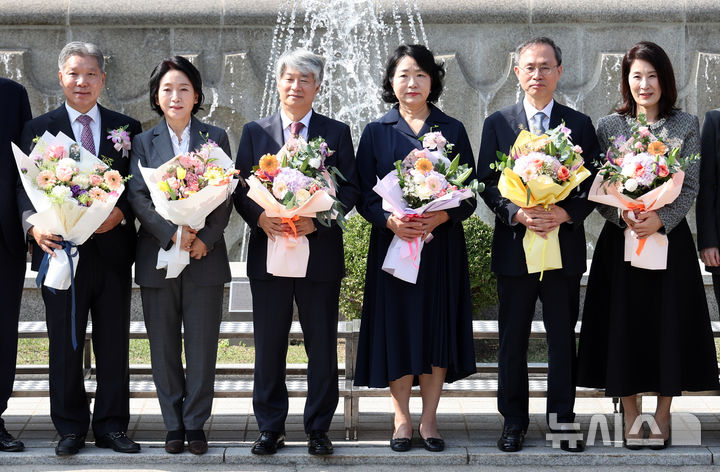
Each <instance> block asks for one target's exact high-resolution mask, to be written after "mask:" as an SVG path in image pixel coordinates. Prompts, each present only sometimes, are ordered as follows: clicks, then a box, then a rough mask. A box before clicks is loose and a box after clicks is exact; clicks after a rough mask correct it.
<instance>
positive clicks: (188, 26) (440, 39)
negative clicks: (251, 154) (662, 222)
mask: <svg viewBox="0 0 720 472" xmlns="http://www.w3.org/2000/svg"><path fill="white" fill-rule="evenodd" d="M392 2H397V3H401V0H381V4H382V5H383V7H384V8H385V11H389V10H390V8H391V5H392ZM281 3H282V2H281V1H280V0H255V1H248V0H204V1H193V0H155V1H147V0H123V1H122V2H120V1H109V2H94V1H91V0H61V1H56V2H47V1H46V0H3V1H2V2H0V76H4V77H10V78H12V79H15V80H17V81H19V82H21V83H23V84H24V85H25V86H26V87H27V89H28V92H29V94H30V99H31V103H32V107H33V113H34V114H35V115H38V114H41V113H44V112H46V111H48V110H50V109H52V108H54V107H56V106H58V105H59V104H60V103H61V102H62V93H61V90H60V87H59V84H58V79H57V70H56V62H57V55H58V53H59V51H60V49H61V48H62V46H63V45H64V44H65V43H66V42H68V41H71V40H84V41H92V42H94V43H97V44H98V45H100V47H101V48H102V49H103V51H104V52H105V54H106V55H107V57H108V61H107V84H106V90H105V91H104V93H103V95H102V96H101V102H102V103H103V104H105V105H107V106H108V107H110V108H113V109H116V110H119V111H122V112H124V113H127V114H129V115H131V116H134V117H136V118H137V119H139V120H140V121H141V122H142V123H143V126H144V128H145V129H147V128H149V127H150V126H152V125H154V124H155V123H156V122H157V120H158V117H157V115H155V114H154V113H153V112H152V110H151V109H150V106H149V103H148V96H147V79H148V77H149V74H150V71H151V70H152V68H153V67H154V66H155V65H156V64H157V63H158V61H159V60H160V59H162V58H163V57H166V56H169V55H173V54H183V55H186V56H188V57H190V58H191V59H192V60H193V61H194V63H195V64H196V65H197V66H198V68H199V69H200V71H201V72H202V74H203V80H204V91H205V95H206V105H205V110H204V111H203V112H201V113H200V115H199V117H200V118H201V119H204V120H207V121H208V122H210V123H213V124H215V125H218V126H222V127H224V128H225V129H227V131H228V134H229V135H230V139H231V143H232V145H233V147H235V146H237V143H238V141H239V138H240V136H239V135H240V132H241V129H242V125H243V124H244V123H246V122H247V121H250V120H254V119H256V118H258V117H259V113H260V107H261V101H262V93H263V83H264V79H265V74H266V71H267V67H268V57H269V55H270V50H271V43H272V38H273V28H274V25H275V21H276V16H277V11H278V8H280V7H281ZM416 4H417V6H418V8H419V11H420V13H421V15H422V18H423V21H424V25H425V31H426V33H427V37H428V42H429V46H430V48H431V49H433V50H434V51H435V53H436V54H437V55H439V56H442V57H443V58H444V59H445V61H446V64H447V69H448V75H447V84H446V90H445V93H444V94H443V97H442V100H441V106H442V108H443V109H444V110H445V111H446V112H447V113H449V114H450V115H452V116H455V117H457V118H458V119H460V120H461V121H463V122H464V123H465V126H466V127H467V129H468V132H469V133H470V138H471V142H472V144H473V148H474V149H475V150H476V151H477V149H478V147H479V141H480V132H481V127H482V122H483V119H484V118H485V117H486V116H487V115H488V114H490V113H492V112H493V111H495V110H497V109H499V108H502V107H504V106H507V105H510V104H512V103H514V102H516V101H517V100H518V99H519V98H520V97H521V96H522V95H521V90H520V89H519V87H518V85H517V80H516V79H515V76H514V74H513V72H512V51H513V49H514V48H515V46H516V44H518V43H519V42H521V41H523V40H525V39H527V38H530V37H532V36H537V35H546V36H551V37H552V38H554V39H555V41H556V42H557V43H558V44H559V45H560V47H561V48H562V49H563V56H564V59H563V66H564V73H563V76H562V79H561V81H560V84H559V90H558V94H557V98H558V99H559V100H560V101H562V102H564V103H566V104H568V105H571V106H574V107H576V108H577V109H579V110H581V111H583V112H584V113H586V114H588V115H590V116H591V117H592V118H593V120H594V121H596V120H597V119H598V118H599V117H601V116H603V115H606V114H608V113H610V112H611V110H612V109H613V107H614V106H615V105H616V104H617V102H618V100H619V73H620V68H619V65H620V59H621V57H622V55H623V53H624V52H625V51H626V50H627V49H629V48H630V47H631V46H632V45H633V44H634V43H636V42H637V41H640V40H651V41H655V42H657V43H658V44H660V45H661V46H662V47H663V48H664V49H665V50H666V51H667V53H668V55H669V56H670V58H671V59H672V61H673V65H674V67H675V74H676V79H677V83H678V87H679V90H680V99H679V103H678V105H679V106H680V107H681V108H682V109H683V110H686V111H688V112H690V113H695V114H698V115H699V116H700V118H701V121H702V117H703V115H704V113H705V112H706V111H707V110H709V109H713V108H717V107H720V6H718V3H717V2H716V1H712V0H683V1H677V0H675V1H673V0H657V1H655V2H651V3H648V2H641V1H639V0H601V1H594V2H592V1H588V0H563V1H560V0H543V1H542V2H539V1H537V0H521V1H514V2H508V1H506V0H502V1H501V0H474V1H469V0H446V1H443V2H437V1H433V0H417V2H416ZM301 17H302V16H300V18H301ZM298 28H300V29H301V28H302V26H301V25H298ZM392 46H394V45H391V47H392ZM381 75H382V71H381V70H378V71H377V76H378V80H379V79H380V77H381ZM480 207H481V208H480V210H479V212H480V214H481V215H482V216H483V217H484V218H486V219H489V218H490V215H489V212H488V211H487V210H486V209H485V208H484V207H483V205H480ZM689 219H690V221H691V225H692V226H693V227H694V215H693V213H691V214H690V215H689ZM601 225H602V221H601V219H600V217H599V216H598V215H596V214H595V215H593V216H591V218H590V219H589V221H588V224H587V232H588V237H589V238H588V239H589V248H588V254H591V252H592V244H593V243H594V241H595V239H596V237H597V234H598V233H599V231H600V227H601ZM242 230H243V223H242V221H241V219H240V218H239V217H238V215H237V214H235V215H234V216H233V219H232V221H231V226H230V228H229V229H228V231H227V233H226V234H227V236H226V237H227V239H228V240H229V241H228V242H229V243H230V244H229V247H230V253H231V258H232V259H233V260H239V258H240V254H241V251H242V249H241V247H240V245H239V244H237V243H238V242H239V241H240V236H239V235H240V234H242Z"/></svg>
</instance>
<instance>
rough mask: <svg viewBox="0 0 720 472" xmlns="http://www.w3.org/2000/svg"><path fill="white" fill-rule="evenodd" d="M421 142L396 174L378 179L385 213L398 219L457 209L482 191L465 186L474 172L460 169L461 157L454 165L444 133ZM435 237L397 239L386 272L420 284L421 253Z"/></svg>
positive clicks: (472, 185) (390, 249) (480, 187)
mask: <svg viewBox="0 0 720 472" xmlns="http://www.w3.org/2000/svg"><path fill="white" fill-rule="evenodd" d="M421 141H422V144H423V149H413V150H412V151H411V152H410V153H409V154H408V155H407V156H406V157H405V159H403V160H402V161H396V162H395V170H394V171H392V172H390V173H388V174H387V175H386V176H385V177H383V178H382V179H378V182H377V184H376V185H375V187H373V190H374V191H375V192H376V193H377V194H378V195H380V196H381V197H382V199H383V203H382V206H383V209H384V210H385V211H389V212H392V213H393V214H394V215H395V216H396V217H398V218H403V217H406V216H409V217H410V218H417V217H420V216H421V215H423V214H424V213H425V212H428V211H438V210H447V209H450V208H455V207H458V206H459V205H460V202H461V201H462V200H465V199H466V198H470V197H472V196H473V195H474V194H475V193H479V192H481V191H482V190H483V184H480V183H478V182H477V181H476V180H473V181H472V182H470V183H469V184H464V182H465V180H467V178H468V177H469V176H470V174H471V173H472V169H471V168H469V167H468V166H467V165H466V164H463V165H460V155H459V154H458V155H456V156H455V158H454V159H453V160H452V161H451V160H450V159H449V158H448V155H449V154H450V153H451V152H452V147H453V145H452V144H450V143H448V142H447V140H446V139H445V138H444V137H443V135H442V133H440V132H437V131H435V132H429V133H426V134H425V135H424V136H423V137H422V138H421ZM432 237H433V236H432V234H428V235H425V237H424V238H421V237H417V238H415V239H414V240H413V241H410V242H408V241H403V240H402V239H400V238H399V237H397V236H395V237H394V238H393V240H392V241H391V242H390V246H389V247H388V251H387V254H386V255H385V260H384V261H383V265H382V268H383V270H384V271H385V272H387V273H389V274H392V275H393V276H394V277H397V278H399V279H401V280H404V281H405V282H409V283H412V284H414V283H415V282H417V276H418V270H419V268H420V253H421V251H422V248H423V246H424V245H425V243H429V242H430V241H431V240H432Z"/></svg>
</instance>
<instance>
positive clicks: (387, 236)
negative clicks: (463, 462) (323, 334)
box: [355, 45, 477, 451]
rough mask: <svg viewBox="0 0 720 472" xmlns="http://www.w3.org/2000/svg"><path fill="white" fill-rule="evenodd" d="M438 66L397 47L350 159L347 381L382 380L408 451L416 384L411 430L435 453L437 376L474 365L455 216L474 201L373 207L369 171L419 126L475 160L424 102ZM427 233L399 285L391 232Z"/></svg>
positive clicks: (384, 169) (376, 383) (463, 136)
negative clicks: (352, 339)
mask: <svg viewBox="0 0 720 472" xmlns="http://www.w3.org/2000/svg"><path fill="white" fill-rule="evenodd" d="M444 75H445V71H444V68H443V66H442V65H441V64H438V63H436V61H435V58H434V57H433V55H432V53H431V52H430V51H429V50H428V49H427V48H426V47H425V46H422V45H402V46H400V47H399V48H398V49H397V50H396V51H395V52H394V54H393V56H392V57H391V58H390V59H389V61H388V65H387V68H386V71H385V77H384V79H383V99H384V100H385V101H386V102H389V103H397V105H395V106H394V107H393V108H392V109H391V110H390V111H389V112H388V113H386V114H385V115H384V116H382V117H381V118H380V119H378V120H376V121H373V122H372V123H370V124H368V125H367V127H366V128H365V130H364V131H363V134H362V137H361V138H360V144H359V147H358V151H357V158H356V162H357V166H358V174H359V177H360V187H361V191H362V193H361V196H360V202H359V203H358V206H357V209H358V211H359V212H360V214H361V215H362V216H363V217H365V219H367V220H368V221H370V223H372V231H371V233H370V247H369V252H368V261H367V274H366V280H365V296H364V301H363V312H362V324H361V328H360V341H359V349H358V355H357V367H356V371H355V384H356V385H367V386H370V387H387V386H388V385H389V386H390V394H391V396H392V399H393V405H394V407H395V431H394V433H393V438H392V439H391V441H390V446H391V448H392V449H393V450H395V451H407V450H409V449H410V445H411V437H412V432H413V427H412V422H411V418H410V411H409V400H410V390H411V388H412V385H413V384H416V385H417V384H419V385H420V390H421V393H422V399H423V412H422V416H421V418H420V424H419V429H418V432H419V434H420V436H421V438H423V442H424V447H425V449H427V450H429V451H441V450H443V449H444V442H443V440H442V439H440V435H439V434H438V428H437V417H436V411H437V406H438V402H439V400H440V393H441V391H442V385H443V382H453V381H455V380H458V379H461V378H463V377H466V376H468V375H470V374H472V373H474V372H475V354H474V350H473V339H472V307H471V302H470V282H469V276H468V262H467V251H466V246H465V235H464V233H463V226H462V221H463V220H465V219H466V218H468V217H469V216H470V215H472V214H473V212H474V211H475V206H476V204H477V202H476V201H475V199H467V200H463V201H462V203H461V205H460V206H459V207H457V208H453V209H450V210H441V211H435V212H429V213H425V215H424V217H423V218H420V219H413V220H409V219H407V218H403V219H399V218H397V217H396V216H394V215H392V214H390V213H388V212H386V211H385V210H383V208H382V199H381V198H380V196H379V195H377V194H376V193H375V192H374V191H373V187H374V186H375V184H376V182H377V179H378V178H383V177H385V175H387V174H388V172H390V171H392V170H393V169H394V162H395V161H397V160H402V159H403V158H405V156H407V154H408V153H409V152H410V151H411V150H412V149H422V143H421V141H420V140H419V138H420V137H422V136H423V135H424V134H425V133H427V132H430V131H431V130H432V131H440V132H441V133H442V134H443V136H444V137H445V139H447V141H448V142H449V143H453V144H454V145H455V147H454V148H453V153H454V154H455V153H457V154H460V161H461V164H467V165H468V166H470V167H471V168H472V169H473V175H472V176H471V177H470V179H473V178H475V174H474V160H473V153H472V149H471V148H470V141H469V139H468V136H467V133H466V131H465V128H464V127H463V125H462V123H460V122H459V121H458V120H456V119H454V118H451V117H449V116H447V115H446V114H445V113H443V112H442V111H440V109H439V108H437V107H435V106H434V105H432V102H436V101H437V99H438V98H439V96H440V93H441V92H442V87H443V84H442V79H443V77H444ZM431 232H432V234H433V236H434V238H433V239H432V241H429V242H427V243H426V244H425V245H424V247H423V249H422V257H421V259H420V266H419V273H418V278H417V283H415V284H411V283H408V282H404V281H402V280H400V279H398V278H395V277H393V276H392V275H390V274H388V273H386V272H384V271H383V270H382V264H383V260H384V259H385V254H386V253H387V250H388V247H389V245H390V242H391V241H392V239H393V236H395V235H397V236H398V237H400V238H401V239H403V240H408V241H410V240H412V239H414V238H416V237H418V236H422V235H423V234H429V233H431Z"/></svg>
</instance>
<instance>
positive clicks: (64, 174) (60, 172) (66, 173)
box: [55, 166, 75, 182]
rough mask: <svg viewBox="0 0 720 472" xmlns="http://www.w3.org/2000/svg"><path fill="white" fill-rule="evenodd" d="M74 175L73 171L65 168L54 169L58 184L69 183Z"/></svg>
mask: <svg viewBox="0 0 720 472" xmlns="http://www.w3.org/2000/svg"><path fill="white" fill-rule="evenodd" d="M73 174H75V169H72V168H70V167H65V166H57V167H56V168H55V175H56V176H57V179H58V180H59V181H60V182H69V181H70V179H72V177H73Z"/></svg>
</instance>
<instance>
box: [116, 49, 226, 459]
mask: <svg viewBox="0 0 720 472" xmlns="http://www.w3.org/2000/svg"><path fill="white" fill-rule="evenodd" d="M149 85H150V105H151V106H152V108H153V109H154V110H155V111H156V112H157V113H158V114H159V115H160V116H162V117H163V119H162V120H160V123H158V125H157V126H155V127H154V128H152V129H150V130H148V131H146V132H144V133H142V134H139V135H137V136H135V138H134V139H133V142H132V149H133V153H132V161H131V163H130V166H131V171H132V175H133V178H132V179H131V180H130V181H129V200H130V203H131V205H132V208H133V210H134V211H135V214H136V216H137V218H138V220H139V221H140V225H141V226H140V230H139V232H138V244H137V259H136V263H135V281H136V282H137V284H138V285H140V288H141V295H142V305H143V312H144V316H145V325H146V326H147V331H148V338H149V339H150V354H151V357H152V371H153V380H154V381H155V387H156V389H157V394H158V400H159V401H160V408H161V410H162V415H163V420H164V421H165V426H166V427H167V429H168V433H167V437H166V440H165V450H166V451H167V452H169V453H171V454H176V453H180V452H183V450H184V449H185V438H187V442H188V449H189V450H190V452H191V453H193V454H203V453H205V452H206V451H207V439H206V437H205V433H204V432H203V426H204V424H205V421H207V419H208V418H209V416H210V411H211V408H212V400H213V394H214V381H215V362H216V358H217V342H218V333H219V329H220V319H221V316H222V300H223V286H224V284H225V282H229V281H230V278H231V277H230V264H229V263H228V257H227V251H226V249H225V240H224V238H223V231H224V230H225V226H227V224H228V220H229V218H230V212H231V210H232V207H231V205H230V200H228V201H226V202H225V203H223V204H221V205H220V206H219V207H218V208H216V209H215V210H214V211H213V212H212V213H210V214H209V215H208V217H207V219H206V220H205V226H204V227H203V228H202V229H201V230H199V231H197V232H195V231H194V230H192V229H191V228H188V227H183V231H182V236H181V238H180V239H181V240H180V241H177V240H176V232H177V229H178V228H177V225H175V224H173V223H171V222H170V221H168V220H166V219H164V218H163V217H162V216H160V215H159V214H158V213H157V212H156V211H155V206H154V205H153V203H152V200H151V198H150V192H149V190H148V188H147V185H146V184H145V181H144V180H143V178H142V175H141V173H140V170H139V165H140V164H142V166H143V167H150V168H155V167H159V166H160V165H162V164H164V163H165V162H167V161H168V160H170V159H172V158H173V157H175V156H176V155H178V154H181V153H185V152H188V151H193V150H196V149H199V148H200V146H201V145H202V144H204V142H205V138H207V139H210V140H212V141H214V142H216V143H217V144H218V145H219V146H220V147H221V148H222V149H223V150H224V151H225V153H226V154H227V155H228V156H230V145H229V142H228V137H227V133H226V132H225V130H222V129H220V128H217V127H215V126H210V125H208V124H205V123H202V122H200V121H199V120H198V119H196V118H195V117H194V116H193V115H194V114H195V113H196V112H197V111H198V109H200V106H201V105H202V102H203V92H202V79H201V77H200V72H199V71H198V70H197V69H196V68H195V66H193V65H192V64H191V63H190V62H189V61H188V60H187V59H185V58H183V57H181V56H175V57H171V58H169V59H165V60H163V61H162V62H161V63H160V64H158V66H157V67H155V69H154V70H153V72H152V74H151V76H150V82H149ZM175 244H180V248H181V250H184V251H188V252H189V253H190V264H189V265H188V266H186V267H185V269H184V270H183V272H182V273H181V274H180V275H179V276H178V277H177V278H170V279H166V278H165V276H166V270H165V269H157V268H156V261H157V254H158V250H159V249H165V250H169V249H170V248H171V247H172V246H173V245H175ZM183 326H184V327H185V356H186V359H187V371H186V373H184V372H183V364H182V359H181V354H182V334H181V332H182V327H183Z"/></svg>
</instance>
